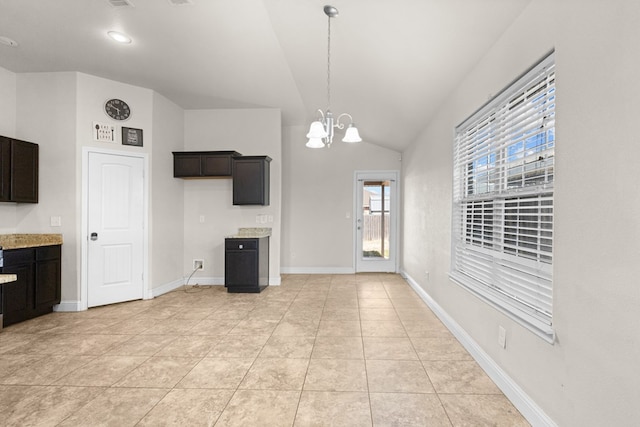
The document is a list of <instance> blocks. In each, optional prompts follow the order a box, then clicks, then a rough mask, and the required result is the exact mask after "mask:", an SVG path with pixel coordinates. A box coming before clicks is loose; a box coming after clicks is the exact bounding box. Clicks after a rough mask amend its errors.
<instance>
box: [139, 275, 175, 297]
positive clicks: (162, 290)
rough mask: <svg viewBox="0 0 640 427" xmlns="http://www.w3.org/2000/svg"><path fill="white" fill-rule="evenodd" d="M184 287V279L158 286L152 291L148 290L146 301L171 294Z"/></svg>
mask: <svg viewBox="0 0 640 427" xmlns="http://www.w3.org/2000/svg"><path fill="white" fill-rule="evenodd" d="M182 285H184V279H176V280H174V281H173V282H169V283H165V284H164V285H160V286H156V287H155V288H152V289H147V292H146V295H145V298H144V299H152V298H155V297H157V296H160V295H162V294H166V293H167V292H171V291H173V290H175V289H178V288H179V287H180V286H182Z"/></svg>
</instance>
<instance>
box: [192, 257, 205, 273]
mask: <svg viewBox="0 0 640 427" xmlns="http://www.w3.org/2000/svg"><path fill="white" fill-rule="evenodd" d="M193 269H194V270H204V260H203V259H194V260H193Z"/></svg>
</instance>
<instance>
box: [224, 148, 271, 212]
mask: <svg viewBox="0 0 640 427" xmlns="http://www.w3.org/2000/svg"><path fill="white" fill-rule="evenodd" d="M270 162H271V158H270V157H269V156H241V157H234V158H233V204H234V205H261V206H269V185H270V183H269V175H270V169H269V164H270Z"/></svg>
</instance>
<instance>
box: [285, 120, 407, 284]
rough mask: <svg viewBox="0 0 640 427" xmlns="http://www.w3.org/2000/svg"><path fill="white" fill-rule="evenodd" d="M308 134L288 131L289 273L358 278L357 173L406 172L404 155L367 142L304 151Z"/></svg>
mask: <svg viewBox="0 0 640 427" xmlns="http://www.w3.org/2000/svg"><path fill="white" fill-rule="evenodd" d="M306 133H307V128H305V127H303V126H289V127H285V128H284V131H283V155H282V158H283V173H282V175H283V185H282V192H283V207H282V224H283V231H282V235H283V243H282V265H283V272H286V273H353V272H354V271H355V266H354V265H353V261H354V251H355V242H354V237H353V235H354V233H353V230H354V224H355V223H354V218H355V212H353V209H354V201H355V196H354V194H353V190H354V172H355V171H357V170H369V171H371V170H401V161H400V153H399V152H397V151H393V150H389V149H387V148H382V147H379V146H376V145H373V144H368V143H366V142H364V143H359V144H346V143H343V142H341V141H339V139H338V140H337V141H336V142H334V143H333V144H332V146H331V148H322V149H310V148H307V147H306V146H305V144H306V142H307V138H306V137H305V134H306Z"/></svg>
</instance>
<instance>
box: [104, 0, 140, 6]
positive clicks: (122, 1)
mask: <svg viewBox="0 0 640 427" xmlns="http://www.w3.org/2000/svg"><path fill="white" fill-rule="evenodd" d="M107 3H109V4H110V5H111V6H113V7H135V5H134V4H133V2H132V1H131V0H107Z"/></svg>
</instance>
